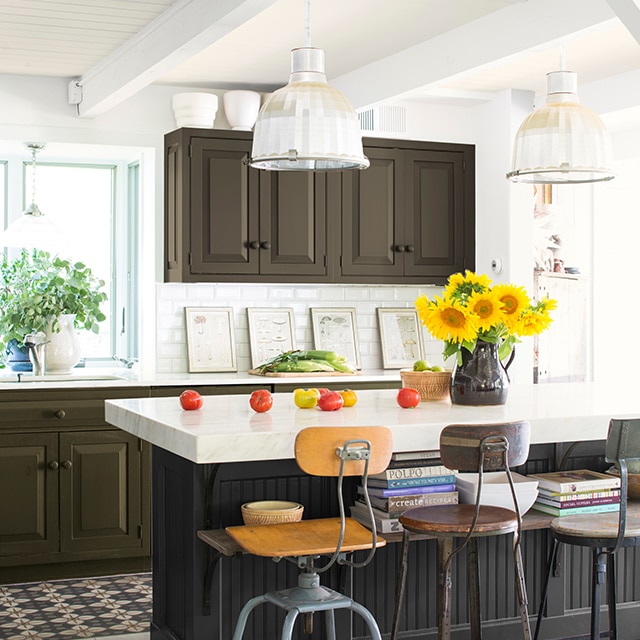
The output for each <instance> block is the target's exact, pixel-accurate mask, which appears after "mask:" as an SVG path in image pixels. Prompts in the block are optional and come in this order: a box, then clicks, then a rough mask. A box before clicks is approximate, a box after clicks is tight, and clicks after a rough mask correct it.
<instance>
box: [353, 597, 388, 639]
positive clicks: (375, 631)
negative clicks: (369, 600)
mask: <svg viewBox="0 0 640 640" xmlns="http://www.w3.org/2000/svg"><path fill="white" fill-rule="evenodd" d="M349 608H350V609H351V611H355V612H356V613H357V614H359V615H360V617H361V618H362V619H363V620H364V621H365V623H366V625H367V627H369V633H370V634H371V640H382V637H381V636H380V629H379V628H378V623H377V622H376V619H375V618H374V617H373V614H372V613H371V611H369V609H367V608H366V607H363V606H362V605H361V604H360V603H359V602H353V601H351V606H350V607H349Z"/></svg>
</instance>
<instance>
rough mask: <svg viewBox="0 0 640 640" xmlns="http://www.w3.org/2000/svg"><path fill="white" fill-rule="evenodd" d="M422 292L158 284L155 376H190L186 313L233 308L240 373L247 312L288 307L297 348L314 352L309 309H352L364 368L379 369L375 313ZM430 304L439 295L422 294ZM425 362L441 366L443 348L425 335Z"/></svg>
mask: <svg viewBox="0 0 640 640" xmlns="http://www.w3.org/2000/svg"><path fill="white" fill-rule="evenodd" d="M424 292H425V287H413V286H406V285H402V286H390V285H369V286H362V285H346V286H337V285H287V286H283V285H258V284H226V283H223V284H211V285H209V284H200V283H199V284H173V283H171V284H159V285H158V286H157V293H156V302H157V312H158V313H157V321H156V336H157V350H156V370H157V371H158V372H160V373H184V372H187V371H188V363H187V339H186V331H185V325H184V308H185V307H194V306H206V307H231V308H232V309H233V326H234V331H235V333H234V335H235V342H236V359H237V364H238V371H246V370H247V369H250V368H251V352H250V345H249V330H248V322H247V308H248V307H258V308H260V307H264V308H273V307H289V308H292V309H293V310H294V319H295V325H296V326H295V338H296V346H297V347H298V348H301V349H306V348H312V347H313V332H312V325H311V314H310V311H309V309H311V307H328V308H336V307H337V308H354V309H355V310H356V324H357V333H358V344H359V350H360V360H361V365H362V368H363V369H365V370H367V369H369V370H370V369H380V368H381V367H382V355H381V349H380V332H379V328H378V318H377V313H376V309H377V308H378V307H398V308H401V307H413V303H414V301H415V299H416V298H417V297H418V295H420V294H421V293H424ZM426 292H427V295H428V296H429V297H430V298H432V297H433V296H434V295H436V294H439V293H440V292H441V289H439V288H434V287H429V288H426ZM423 337H424V345H425V354H426V357H427V358H428V359H429V360H430V361H431V362H433V363H434V364H442V355H441V354H442V343H441V342H438V341H436V340H433V339H432V338H431V337H430V336H429V334H428V333H427V331H426V330H425V329H423Z"/></svg>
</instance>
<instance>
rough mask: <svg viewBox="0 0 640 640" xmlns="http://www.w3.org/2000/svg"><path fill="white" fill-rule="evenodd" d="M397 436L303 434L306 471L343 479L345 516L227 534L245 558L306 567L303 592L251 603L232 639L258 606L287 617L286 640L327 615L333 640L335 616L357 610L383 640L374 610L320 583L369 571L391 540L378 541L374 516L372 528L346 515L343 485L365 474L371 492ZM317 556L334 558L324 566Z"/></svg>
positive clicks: (364, 430) (317, 430)
mask: <svg viewBox="0 0 640 640" xmlns="http://www.w3.org/2000/svg"><path fill="white" fill-rule="evenodd" d="M392 442H393V440H392V435H391V431H390V430H389V429H387V428H386V427H308V428H306V429H303V430H302V431H300V433H299V434H298V436H297V438H296V442H295V456H296V461H297V462H298V465H299V466H300V468H301V469H302V470H303V471H304V472H305V473H308V474H310V475H313V476H327V477H337V478H338V488H337V491H338V503H339V511H340V517H337V518H318V519H314V520H302V521H300V522H288V523H284V524H266V525H257V526H238V527H227V528H226V532H227V534H228V535H229V536H231V538H233V540H234V541H235V542H236V543H237V544H238V545H239V546H240V547H241V548H242V549H243V550H244V551H245V552H247V553H251V554H254V555H258V556H263V557H270V558H274V559H276V560H279V559H281V558H285V559H287V560H290V561H291V562H294V563H295V564H297V566H298V567H300V569H301V573H300V574H299V576H298V586H297V587H294V588H292V589H286V590H284V591H277V592H270V593H265V594H264V595H259V596H257V597H255V598H252V599H251V600H249V601H248V602H247V603H246V604H245V605H244V607H243V608H242V610H241V611H240V615H239V616H238V621H237V623H236V628H235V631H234V633H233V640H241V639H242V635H243V633H244V629H245V626H246V623H247V619H248V617H249V615H250V613H251V612H252V611H253V609H255V608H256V607H257V606H259V605H261V604H263V603H266V602H269V603H271V604H275V605H276V606H278V607H280V608H281V609H284V610H285V611H287V615H286V617H285V621H284V625H283V627H282V640H286V639H287V638H291V634H292V632H293V626H294V623H295V621H296V618H297V617H298V616H299V615H300V614H303V615H304V622H305V632H306V633H308V634H310V633H311V632H312V630H313V614H314V613H315V612H317V611H323V612H325V621H326V628H327V638H328V639H329V640H335V638H336V632H335V620H334V611H335V610H336V609H351V610H352V611H353V612H355V613H357V614H359V615H360V616H361V617H362V619H363V620H364V622H365V623H366V625H367V627H368V628H369V633H370V635H371V638H372V639H373V640H381V637H380V630H379V628H378V625H377V623H376V621H375V618H374V617H373V615H372V614H371V612H370V611H369V610H368V609H366V608H365V607H363V606H362V605H361V604H359V603H357V602H354V601H353V600H352V599H351V598H349V597H347V596H345V595H343V594H341V593H338V592H337V591H333V590H332V589H328V588H326V587H323V586H321V585H320V576H319V574H320V573H322V572H325V571H327V570H328V569H329V568H330V567H331V566H333V565H334V564H336V563H337V564H344V565H348V566H352V567H363V566H365V565H366V564H368V563H369V562H370V561H371V560H372V559H373V556H374V554H375V550H376V548H377V547H382V546H384V545H385V544H386V542H385V541H384V540H382V539H380V538H378V537H377V535H376V528H375V524H374V520H373V513H372V512H371V510H369V511H370V517H371V529H367V528H366V527H363V526H362V525H361V524H360V523H358V522H357V521H356V520H353V519H352V518H347V517H346V516H345V509H344V499H343V494H342V479H343V478H344V477H346V476H361V477H362V483H363V485H364V486H365V487H366V483H367V477H368V475H369V474H370V473H380V472H382V471H384V470H385V469H386V468H387V466H388V464H389V460H390V458H391V452H392ZM361 550H369V553H368V555H367V557H366V558H365V559H364V560H363V561H362V562H355V561H353V560H350V559H348V556H347V554H350V553H352V552H354V551H361ZM319 556H331V557H330V559H329V560H328V561H327V562H326V563H325V564H324V565H323V566H322V567H317V566H316V565H315V562H316V559H317V557H319Z"/></svg>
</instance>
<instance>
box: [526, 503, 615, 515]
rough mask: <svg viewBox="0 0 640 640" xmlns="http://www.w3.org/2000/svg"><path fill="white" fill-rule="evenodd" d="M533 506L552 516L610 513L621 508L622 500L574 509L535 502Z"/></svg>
mask: <svg viewBox="0 0 640 640" xmlns="http://www.w3.org/2000/svg"><path fill="white" fill-rule="evenodd" d="M532 508H533V509H535V510H536V511H542V513H548V514H549V515H552V516H572V515H576V514H582V513H609V512H611V511H618V510H619V509H620V502H616V503H615V504H600V505H594V506H592V507H575V508H573V509H558V508H556V507H550V506H549V505H546V504H540V503H539V502H534V503H533V507H532Z"/></svg>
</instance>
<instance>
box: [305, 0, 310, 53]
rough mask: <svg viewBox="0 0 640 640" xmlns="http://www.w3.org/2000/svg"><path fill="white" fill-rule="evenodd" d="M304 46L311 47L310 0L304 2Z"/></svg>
mask: <svg viewBox="0 0 640 640" xmlns="http://www.w3.org/2000/svg"><path fill="white" fill-rule="evenodd" d="M304 46H305V48H307V49H308V48H309V47H311V0H305V3H304Z"/></svg>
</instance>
